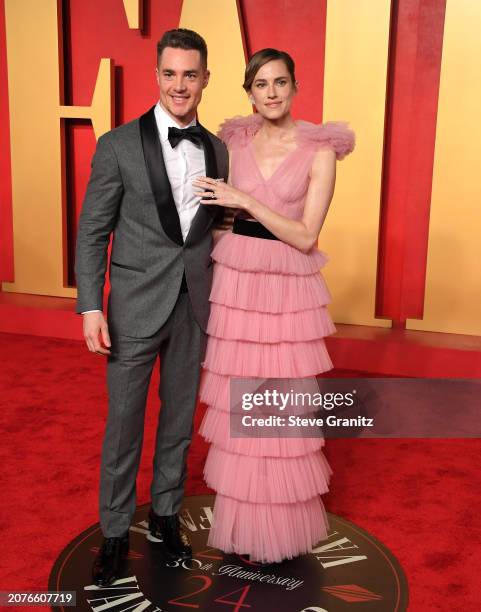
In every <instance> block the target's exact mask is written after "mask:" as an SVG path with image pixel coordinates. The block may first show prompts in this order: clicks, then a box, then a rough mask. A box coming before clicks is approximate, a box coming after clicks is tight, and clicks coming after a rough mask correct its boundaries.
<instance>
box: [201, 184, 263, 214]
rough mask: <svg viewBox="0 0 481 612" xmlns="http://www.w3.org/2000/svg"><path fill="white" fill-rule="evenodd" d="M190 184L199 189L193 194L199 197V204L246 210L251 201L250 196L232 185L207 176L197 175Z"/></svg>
mask: <svg viewBox="0 0 481 612" xmlns="http://www.w3.org/2000/svg"><path fill="white" fill-rule="evenodd" d="M192 184H193V185H194V187H198V188H199V189H200V190H201V191H196V192H195V195H196V196H199V197H200V198H201V200H200V203H201V204H209V205H212V204H215V205H216V206H225V207H227V208H238V209H242V210H248V209H249V206H250V204H251V202H252V198H251V197H250V196H248V195H247V194H245V193H243V192H242V191H239V190H238V189H236V188H235V187H232V185H228V184H226V183H224V182H223V181H216V180H215V179H213V178H209V177H208V176H199V177H197V178H196V179H195V180H194V181H192Z"/></svg>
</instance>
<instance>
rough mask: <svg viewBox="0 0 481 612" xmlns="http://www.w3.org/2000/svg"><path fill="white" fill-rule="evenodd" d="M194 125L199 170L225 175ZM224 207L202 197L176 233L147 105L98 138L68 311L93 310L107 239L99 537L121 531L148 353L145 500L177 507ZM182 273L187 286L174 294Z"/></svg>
mask: <svg viewBox="0 0 481 612" xmlns="http://www.w3.org/2000/svg"><path fill="white" fill-rule="evenodd" d="M202 130H203V138H204V153H205V162H206V173H207V175H208V176H211V177H213V178H223V179H224V180H227V175H228V157H227V150H226V148H225V146H224V144H223V143H222V142H221V141H220V140H219V139H217V138H216V137H215V136H214V135H213V134H211V133H210V132H208V131H207V130H205V128H202ZM222 213H223V209H221V208H219V207H216V206H205V205H200V206H199V209H198V211H197V213H196V215H195V217H194V219H193V221H192V224H191V228H190V231H189V233H188V235H187V237H186V238H185V240H183V238H182V233H181V231H180V222H179V218H178V214H177V211H176V208H175V203H174V200H173V197H172V190H171V187H170V183H169V180H168V176H167V172H166V169H165V164H164V160H163V157H162V149H161V146H160V141H159V137H158V132H157V127H156V123H155V117H154V113H153V108H152V109H151V110H150V111H148V112H147V113H145V115H142V117H140V118H139V119H136V120H135V121H132V122H130V123H127V124H125V125H124V126H121V127H119V128H116V129H114V130H112V131H110V132H108V133H107V134H105V135H103V136H101V138H99V140H98V143H97V149H96V152H95V156H94V159H93V162H92V172H91V176H90V180H89V184H88V187H87V192H86V196H85V199H84V202H83V206H82V212H81V215H80V221H79V230H78V236H77V251H76V262H75V271H76V277H77V289H78V300H77V312H79V313H80V312H83V311H85V310H93V309H99V310H102V305H103V290H104V282H105V273H106V271H107V264H108V256H107V252H108V245H109V241H110V237H111V236H112V237H113V240H112V250H111V259H110V266H109V273H110V287H111V288H110V294H109V299H108V311H107V322H108V326H109V332H110V337H111V342H112V347H111V354H110V356H108V359H107V388H108V399H109V408H108V417H107V425H106V430H105V437H104V443H103V448H102V463H101V473H100V524H101V528H102V532H103V534H104V536H105V537H119V536H122V535H124V534H125V532H126V531H127V530H128V529H129V526H130V522H131V519H132V515H133V513H134V512H135V507H136V478H137V472H138V467H139V461H140V456H141V450H142V441H143V431H144V413H145V404H146V398H147V391H148V388H149V383H150V380H151V375H152V371H153V368H154V365H155V363H156V361H157V358H159V360H160V387H159V398H160V403H161V409H160V416H159V421H158V427H157V436H156V444H155V455H154V461H153V463H154V469H153V479H152V487H151V496H152V506H153V509H154V512H155V513H156V514H160V515H166V514H174V513H176V512H177V511H178V510H179V508H180V506H181V503H182V497H183V491H184V482H185V478H186V475H187V472H186V457H187V452H188V449H189V445H190V442H191V438H192V428H193V415H194V410H195V406H196V397H197V391H198V385H199V377H200V363H201V361H202V358H203V354H204V351H205V344H206V336H205V330H206V327H207V321H208V317H209V293H210V288H211V278H212V267H211V263H212V262H211V258H210V252H211V248H212V236H211V226H212V224H213V223H214V222H216V221H218V220H221V217H222ZM183 277H185V282H186V284H187V288H188V291H187V292H181V286H182V284H183V283H182V279H183Z"/></svg>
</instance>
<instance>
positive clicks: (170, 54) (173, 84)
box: [156, 47, 209, 125]
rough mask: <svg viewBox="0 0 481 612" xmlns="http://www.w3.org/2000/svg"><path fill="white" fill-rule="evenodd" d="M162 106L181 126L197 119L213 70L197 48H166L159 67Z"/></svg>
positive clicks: (158, 76)
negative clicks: (206, 66)
mask: <svg viewBox="0 0 481 612" xmlns="http://www.w3.org/2000/svg"><path fill="white" fill-rule="evenodd" d="M156 74H157V83H158V84H159V89H160V103H161V104H162V106H163V107H164V108H165V110H166V111H167V112H168V113H169V115H170V116H171V117H172V118H173V119H175V120H176V121H177V122H178V123H179V124H180V125H187V124H188V123H189V122H190V121H192V119H193V118H194V117H195V113H196V110H197V106H198V105H199V102H200V101H201V99H202V90H203V89H204V87H207V83H208V82H209V71H208V70H207V69H206V68H204V66H203V65H202V60H201V56H200V52H199V51H197V50H196V49H175V48H173V47H166V48H165V49H164V50H163V51H162V54H161V56H160V58H159V65H158V66H157V68H156Z"/></svg>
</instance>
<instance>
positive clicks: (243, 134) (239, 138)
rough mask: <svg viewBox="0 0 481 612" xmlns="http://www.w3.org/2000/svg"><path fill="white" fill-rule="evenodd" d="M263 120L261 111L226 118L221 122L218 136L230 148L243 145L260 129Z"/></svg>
mask: <svg viewBox="0 0 481 612" xmlns="http://www.w3.org/2000/svg"><path fill="white" fill-rule="evenodd" d="M262 121H263V119H262V117H261V115H259V113H254V114H252V115H248V116H247V117H243V116H241V115H237V116H236V117H231V118H230V119H226V120H225V121H224V123H222V124H221V126H220V128H219V131H218V132H217V136H218V137H219V138H220V139H221V140H222V141H223V142H224V143H225V144H226V145H227V146H228V147H229V148H233V147H242V146H245V145H246V144H247V143H248V142H249V140H250V139H251V138H252V137H253V136H254V134H256V132H258V131H259V128H260V127H261V125H262Z"/></svg>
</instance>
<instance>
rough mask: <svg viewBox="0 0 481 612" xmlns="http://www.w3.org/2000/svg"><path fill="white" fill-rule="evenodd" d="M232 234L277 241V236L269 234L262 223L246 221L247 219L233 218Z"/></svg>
mask: <svg viewBox="0 0 481 612" xmlns="http://www.w3.org/2000/svg"><path fill="white" fill-rule="evenodd" d="M232 233H233V234H242V235H243V236H252V237H253V238H265V239H267V240H279V238H278V237H277V236H274V234H273V233H272V232H270V231H269V230H268V229H267V227H264V226H263V225H262V223H259V221H248V220H247V219H240V218H239V217H235V219H234V224H233V225H232Z"/></svg>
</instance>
